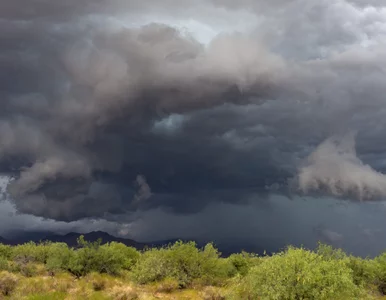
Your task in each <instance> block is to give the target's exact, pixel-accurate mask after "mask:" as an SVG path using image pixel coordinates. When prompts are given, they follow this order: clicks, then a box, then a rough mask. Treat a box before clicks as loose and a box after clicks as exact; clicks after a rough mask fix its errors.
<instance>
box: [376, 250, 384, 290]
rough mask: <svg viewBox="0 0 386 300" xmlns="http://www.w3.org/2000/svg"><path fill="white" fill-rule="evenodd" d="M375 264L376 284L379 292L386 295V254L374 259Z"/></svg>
mask: <svg viewBox="0 0 386 300" xmlns="http://www.w3.org/2000/svg"><path fill="white" fill-rule="evenodd" d="M374 263H375V283H376V285H377V287H378V289H379V291H380V292H381V293H382V294H384V295H386V252H384V253H382V254H381V255H379V256H377V257H376V258H375V259H374Z"/></svg>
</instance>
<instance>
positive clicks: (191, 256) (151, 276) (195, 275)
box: [133, 242, 232, 287]
mask: <svg viewBox="0 0 386 300" xmlns="http://www.w3.org/2000/svg"><path fill="white" fill-rule="evenodd" d="M219 255H220V254H219V252H218V251H217V249H215V248H214V247H213V245H212V244H208V245H206V246H205V248H204V249H203V250H200V249H198V248H197V247H196V244H195V243H194V242H189V243H183V242H177V243H175V244H174V245H172V246H169V247H167V248H161V249H150V250H147V251H145V252H144V253H143V254H142V255H141V257H140V259H139V261H138V262H137V264H136V265H135V266H134V268H133V278H134V280H136V281H137V282H138V283H141V284H144V283H151V282H156V281H162V280H164V279H165V278H167V277H169V278H173V279H176V280H177V281H178V282H179V284H180V286H181V287H185V286H187V285H189V284H191V283H192V281H193V280H194V279H201V280H202V282H203V284H212V283H216V282H218V281H220V279H223V278H226V277H227V276H230V274H231V273H232V271H231V270H232V265H231V263H230V262H229V261H228V260H226V259H220V258H219Z"/></svg>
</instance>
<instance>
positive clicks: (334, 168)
mask: <svg viewBox="0 0 386 300" xmlns="http://www.w3.org/2000/svg"><path fill="white" fill-rule="evenodd" d="M298 185H299V189H300V190H301V191H302V192H304V193H308V192H312V191H321V192H327V193H330V194H332V195H333V196H338V197H342V196H345V197H350V198H357V199H359V200H371V199H374V198H378V199H379V198H382V197H385V196H386V175H385V174H382V173H380V172H377V171H375V170H374V169H373V168H372V167H370V166H369V165H366V164H364V163H363V162H362V161H361V160H360V159H359V158H358V157H357V155H356V151H355V138H354V134H349V135H346V136H344V137H338V136H337V137H332V138H329V139H327V140H326V141H324V142H323V143H322V144H321V145H319V146H318V147H317V148H316V150H315V151H314V152H312V153H311V155H310V156H309V157H308V158H307V160H306V162H305V164H304V166H302V167H301V168H300V170H299V175H298Z"/></svg>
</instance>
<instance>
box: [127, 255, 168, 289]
mask: <svg viewBox="0 0 386 300" xmlns="http://www.w3.org/2000/svg"><path fill="white" fill-rule="evenodd" d="M173 268H174V265H172V264H171V263H170V262H169V260H168V256H167V250H166V249H149V250H147V251H146V252H144V253H143V254H142V255H141V257H140V259H139V261H138V263H137V264H136V265H135V266H134V268H133V273H132V276H133V279H134V280H135V281H137V282H138V283H140V284H145V283H150V282H155V281H160V280H162V279H164V278H166V277H167V276H168V274H173V275H174V273H175V271H174V269H173Z"/></svg>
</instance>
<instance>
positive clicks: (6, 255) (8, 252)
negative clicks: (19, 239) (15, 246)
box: [0, 244, 12, 260]
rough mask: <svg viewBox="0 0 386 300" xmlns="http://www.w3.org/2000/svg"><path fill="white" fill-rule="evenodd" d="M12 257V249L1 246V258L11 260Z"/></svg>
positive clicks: (7, 246)
mask: <svg viewBox="0 0 386 300" xmlns="http://www.w3.org/2000/svg"><path fill="white" fill-rule="evenodd" d="M11 257H12V247H11V246H9V245H3V244H0V258H3V259H6V260H8V259H11Z"/></svg>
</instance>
